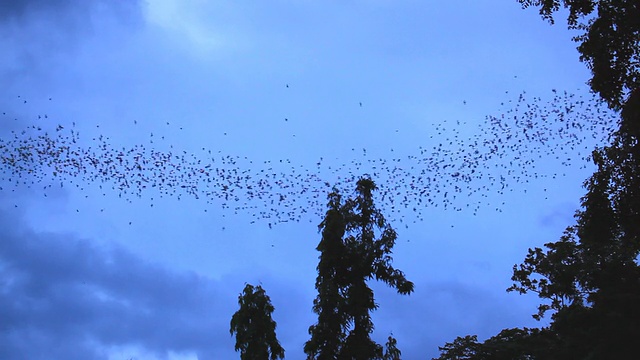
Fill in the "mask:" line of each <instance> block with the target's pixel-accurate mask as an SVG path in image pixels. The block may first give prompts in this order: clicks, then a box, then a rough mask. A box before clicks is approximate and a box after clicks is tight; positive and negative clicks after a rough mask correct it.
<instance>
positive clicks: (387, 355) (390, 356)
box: [382, 334, 402, 360]
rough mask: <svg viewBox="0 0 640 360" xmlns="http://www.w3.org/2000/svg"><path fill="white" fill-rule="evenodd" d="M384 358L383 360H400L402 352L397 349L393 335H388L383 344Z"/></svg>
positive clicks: (396, 342) (396, 341)
mask: <svg viewBox="0 0 640 360" xmlns="http://www.w3.org/2000/svg"><path fill="white" fill-rule="evenodd" d="M384 347H385V349H384V356H383V357H382V359H383V360H400V355H402V352H401V351H400V349H398V340H396V338H394V337H393V334H391V335H389V337H388V338H387V343H386V344H385V346H384Z"/></svg>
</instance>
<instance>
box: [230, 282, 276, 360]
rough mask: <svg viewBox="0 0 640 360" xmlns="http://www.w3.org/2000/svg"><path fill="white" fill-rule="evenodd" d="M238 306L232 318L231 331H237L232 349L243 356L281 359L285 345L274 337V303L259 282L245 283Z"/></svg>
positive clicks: (253, 359) (258, 359)
mask: <svg viewBox="0 0 640 360" xmlns="http://www.w3.org/2000/svg"><path fill="white" fill-rule="evenodd" d="M238 304H239V305H240V309H239V310H238V311H237V312H236V313H235V314H233V317H232V318H231V329H230V332H231V334H232V335H233V334H234V333H235V334H236V345H235V350H236V351H240V358H241V359H242V360H264V359H271V360H275V359H283V358H284V349H283V348H282V346H280V342H278V339H277V338H276V322H275V321H273V319H272V318H271V314H272V313H273V311H274V307H273V305H272V304H271V300H270V299H269V296H267V294H266V293H265V291H264V289H262V287H261V286H260V285H258V286H256V287H254V286H253V285H251V284H247V285H246V286H245V288H244V290H243V291H242V294H240V296H238Z"/></svg>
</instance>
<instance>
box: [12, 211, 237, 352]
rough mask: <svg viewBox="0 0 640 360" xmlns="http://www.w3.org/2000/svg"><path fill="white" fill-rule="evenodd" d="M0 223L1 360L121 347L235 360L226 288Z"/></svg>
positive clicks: (112, 249) (111, 250) (121, 253)
mask: <svg viewBox="0 0 640 360" xmlns="http://www.w3.org/2000/svg"><path fill="white" fill-rule="evenodd" d="M0 215H1V217H2V219H3V220H2V221H1V222H2V224H0V225H1V227H2V235H0V236H1V238H2V241H1V242H0V358H2V359H18V358H24V359H35V360H37V359H102V358H106V356H107V354H106V353H105V349H106V348H109V347H117V346H127V345H131V346H139V347H141V348H143V349H144V350H145V351H147V352H151V353H153V354H155V356H157V357H158V358H163V357H164V356H165V355H166V354H168V352H169V351H173V352H193V353H196V354H198V356H199V358H200V359H217V358H226V357H228V356H233V355H232V354H233V344H232V339H231V338H230V335H229V333H228V328H227V327H226V326H227V324H228V320H229V318H230V316H231V314H232V313H233V311H235V309H234V306H235V298H236V291H235V289H233V288H231V286H229V284H227V286H226V287H225V285H224V284H223V283H219V282H214V281H213V280H210V279H207V278H204V277H202V276H199V275H196V274H193V273H176V272H172V271H169V270H167V269H166V268H164V267H162V266H160V265H157V264H152V263H149V262H147V261H145V260H143V259H141V258H139V257H137V256H135V255H133V254H131V253H129V252H127V251H126V250H124V249H122V248H120V247H117V246H104V245H100V246H99V245H96V244H94V243H92V242H90V241H86V240H79V239H76V238H73V237H72V236H62V235H52V234H36V233H33V232H32V231H30V230H26V229H24V228H21V227H17V226H16V223H17V221H16V219H15V218H14V216H10V215H8V213H7V212H3V213H2V214H0ZM233 286H235V285H233ZM221 324H224V326H221Z"/></svg>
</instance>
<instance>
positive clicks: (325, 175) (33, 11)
mask: <svg viewBox="0 0 640 360" xmlns="http://www.w3.org/2000/svg"><path fill="white" fill-rule="evenodd" d="M558 24H562V22H561V21H558ZM571 36H572V34H571V33H570V32H568V31H567V30H565V28H564V26H563V25H556V26H549V25H548V24H547V23H546V22H544V21H542V20H541V19H540V18H539V16H538V14H537V12H536V11H535V10H526V11H525V10H522V9H521V8H520V6H519V5H518V3H517V2H516V1H515V0H500V1H498V0H492V1H473V0H455V1H439V2H424V1H386V0H375V1H322V2H320V1H316V2H312V1H289V0H277V1H268V2H267V1H252V2H238V1H226V0H223V1H201V0H200V1H198V0H189V1H182V0H148V1H142V0H139V1H136V0H130V1H129V0H123V1H109V0H87V1H80V0H24V1H11V2H8V1H3V2H0V51H1V52H2V54H3V56H2V58H0V77H1V79H2V84H3V86H2V90H0V91H1V92H0V95H1V96H0V112H1V113H2V114H1V115H0V121H1V123H0V124H1V125H0V136H2V143H1V144H2V147H1V148H0V151H1V152H2V159H3V169H2V174H1V176H2V179H0V186H1V188H2V191H0V198H1V199H2V201H1V202H0V204H1V205H0V215H1V216H0V222H1V224H0V229H1V230H0V231H1V232H2V236H1V238H0V274H1V277H0V304H1V305H0V324H1V325H0V329H1V331H0V357H2V358H7V359H18V358H25V359H52V358H53V359H63V358H64V359H129V358H136V359H231V358H237V357H238V355H237V354H236V353H235V352H234V350H233V346H234V339H233V338H232V337H231V336H230V334H229V320H230V319H231V316H232V314H233V313H234V312H235V311H236V310H237V297H238V294H239V293H240V291H241V290H242V288H243V287H244V284H245V282H248V283H252V284H254V285H257V284H262V286H263V287H264V288H265V290H266V291H267V294H268V295H269V296H270V297H271V300H272V302H273V304H274V306H275V309H276V310H275V313H274V315H273V316H274V319H275V320H276V322H277V323H278V327H277V335H278V338H279V339H280V341H281V343H282V345H283V347H284V348H285V351H286V357H287V358H288V359H303V358H304V354H303V351H302V347H303V344H304V342H305V341H306V340H308V334H307V329H308V327H309V326H310V325H312V324H313V323H314V321H315V317H314V314H313V313H312V312H311V306H312V302H313V298H314V297H315V295H316V292H315V289H314V281H315V277H316V270H315V267H316V265H317V257H318V253H317V252H316V251H315V247H316V245H317V243H318V241H319V240H320V235H319V233H318V231H317V225H318V224H319V223H320V222H321V220H322V217H321V214H322V213H323V212H324V202H325V198H326V193H327V190H328V189H329V187H331V186H334V185H335V186H337V187H338V188H339V189H340V190H341V191H343V192H344V193H345V194H346V195H349V191H351V190H352V188H350V185H353V179H354V178H355V177H357V176H360V175H363V174H364V173H368V174H371V175H372V177H373V179H374V181H376V182H377V183H378V185H379V186H380V189H381V194H380V195H379V196H378V199H379V201H380V204H381V208H382V209H383V211H385V212H386V213H387V214H389V219H390V220H391V222H392V225H393V226H394V227H396V228H397V230H398V234H399V238H398V242H397V244H396V247H395V249H394V266H395V267H396V268H399V269H401V270H403V271H404V272H405V274H406V275H407V278H408V279H409V280H412V281H413V282H414V283H415V292H414V293H413V294H411V295H410V296H400V295H398V294H396V293H395V292H394V291H392V290H391V289H389V288H386V287H385V286H384V285H383V284H376V283H372V286H373V288H374V290H375V294H376V299H377V302H378V303H379V305H380V308H379V310H378V311H376V312H375V313H374V323H375V326H376V330H375V333H374V335H373V337H374V339H376V340H377V341H379V342H381V343H383V342H384V341H385V339H386V337H387V336H388V335H389V334H390V333H393V334H394V336H395V337H396V338H397V340H398V346H399V347H400V349H401V350H402V353H403V355H404V358H406V359H429V358H431V357H434V356H437V355H438V346H439V345H443V344H444V343H445V342H446V341H451V340H453V338H455V337H456V336H459V335H466V334H478V335H479V337H480V338H486V337H488V336H491V335H494V334H496V333H497V332H499V331H500V330H501V329H503V328H507V327H523V326H528V327H532V326H539V325H543V324H544V321H543V322H542V324H540V323H537V322H535V321H534V320H533V319H532V318H531V316H530V315H531V314H532V313H534V312H535V306H536V303H537V302H536V299H535V298H533V297H529V296H519V295H516V294H508V293H506V292H505V289H506V288H507V287H508V286H509V285H510V284H511V283H510V280H509V279H510V276H511V268H512V266H513V265H514V264H516V263H519V262H521V260H522V259H523V258H524V256H525V255H526V250H527V248H529V247H534V246H541V245H542V244H544V243H545V242H549V241H555V240H557V239H558V237H559V236H560V235H561V233H562V231H563V229H564V228H565V227H566V226H568V225H571V224H572V222H573V217H572V216H573V213H574V212H575V210H576V209H577V208H578V205H579V199H580V196H581V195H582V194H583V189H582V188H581V183H582V181H583V180H584V179H585V178H586V177H587V176H588V174H589V171H590V170H592V168H591V167H590V166H588V164H587V163H586V162H585V161H584V160H581V158H582V157H583V156H585V155H586V154H588V149H590V148H591V147H593V146H594V144H597V143H599V141H600V136H599V135H600V134H601V132H598V129H601V128H600V127H590V126H584V127H582V128H577V127H576V125H575V124H573V122H575V120H576V119H578V120H580V118H579V116H580V115H579V114H580V113H581V112H583V110H582V109H587V110H584V111H586V112H589V114H593V113H595V111H596V110H594V109H596V108H595V107H589V106H592V105H593V104H592V103H591V102H590V100H588V99H590V97H589V95H588V93H587V91H586V87H585V82H586V80H587V79H588V75H589V74H588V71H587V70H586V69H585V67H584V66H583V64H581V63H580V62H579V60H578V54H577V51H576V50H575V45H574V44H573V43H572V42H571ZM565 91H567V94H568V95H558V94H564V92H565ZM585 99H586V100H585ZM585 104H586V105H585ZM593 106H595V105H593ZM569 108H571V109H572V110H571V111H570V110H568V109H569ZM558 114H561V115H558ZM562 114H564V115H562ZM559 116H560V117H559ZM527 119H529V120H532V122H530V123H528V125H523V124H526V122H525V121H526V120H527ZM559 121H561V122H559ZM580 121H583V122H584V121H585V120H584V119H581V120H580ZM557 124H560V125H558V126H559V127H554V126H556V125H557ZM569 124H573V125H569ZM523 126H524V127H527V129H528V131H529V132H528V134H529V135H531V138H529V136H528V135H527V138H526V140H527V141H524V140H525V137H524V136H525V135H522V134H527V131H524V130H525V129H524V128H523ZM506 128H509V129H511V130H504V129H506ZM567 133H571V134H570V135H567ZM517 134H518V135H517ZM518 136H519V137H518ZM46 139H49V140H51V142H49V143H47V142H46V141H47V140H46ZM585 139H586V140H585ZM529 140H530V141H529ZM44 144H53V145H52V146H53V147H54V148H55V147H58V148H59V147H60V146H63V145H65V144H66V145H70V146H71V147H72V148H74V149H79V150H77V152H76V153H74V154H75V155H67V156H70V158H73V157H74V156H75V157H76V159H83V161H85V162H84V163H83V164H84V165H81V166H77V165H73V166H72V165H69V164H70V163H69V162H66V163H64V165H60V164H63V162H61V161H62V160H60V159H61V157H62V155H60V153H58V154H57V155H55V156H54V155H52V154H54V153H52V152H48V153H46V154H45V155H42V156H40V157H39V158H36V159H35V160H34V159H26V158H22V157H21V156H20V155H19V154H20V152H19V151H18V150H16V149H17V148H19V147H20V146H27V148H26V149H27V150H28V149H31V150H28V151H33V149H34V148H35V147H40V148H42V147H43V146H44ZM443 144H444V145H443ZM504 144H506V146H502V145H504ZM494 145H495V146H496V148H495V149H494V150H492V149H493V146H494ZM28 146H31V148H28ZM107 148H108V149H107ZM132 149H133V150H132ZM130 150H131V153H132V154H133V155H132V156H135V154H140V155H139V157H138V158H132V157H129V158H128V160H126V161H129V163H128V164H130V165H132V166H133V168H128V170H123V169H119V170H117V171H116V170H114V168H110V167H108V166H107V165H106V164H108V162H109V161H114V159H116V158H117V154H118V152H125V153H126V152H127V151H130ZM78 154H79V155H78ZM158 154H165V155H166V154H172V156H173V157H172V158H171V160H166V159H165V158H163V160H162V165H163V166H169V167H170V168H171V170H170V171H171V174H172V175H170V176H168V175H166V174H168V173H169V170H166V172H165V175H163V176H168V177H167V179H166V182H167V183H171V185H170V186H171V187H170V188H169V190H166V189H167V188H165V191H162V190H158V189H157V188H156V189H153V190H151V189H147V188H144V189H143V188H142V186H143V185H140V184H139V183H136V179H137V178H136V177H137V176H138V177H139V176H143V175H144V176H147V178H146V180H144V183H149V184H150V183H159V181H162V180H161V179H162V177H161V175H159V174H161V173H162V172H153V171H151V170H149V168H144V169H138V170H136V169H135V165H140V164H144V166H146V165H148V163H153V162H157V161H159V160H158V156H160V155H158ZM474 154H475V155H474ZM47 157H49V158H56V159H54V162H55V161H58V162H57V164H58V165H59V168H58V169H54V168H53V167H50V166H49V165H47V164H44V165H43V161H42V159H43V158H47ZM89 157H91V158H92V159H94V160H91V161H95V163H89V162H88V161H89V160H88V158H89ZM16 161H18V162H19V163H20V164H21V165H19V166H18V165H16ZM20 161H21V162H20ZM115 161H117V160H115ZM126 161H125V162H126ZM145 161H146V162H145ZM216 161H217V162H216ZM434 164H435V165H434ZM585 165H586V166H585ZM149 166H151V165H149ZM447 166H449V169H448V170H447ZM225 172H226V173H225ZM230 173H231V174H233V177H235V178H238V177H240V178H242V179H243V180H242V181H243V185H242V186H243V188H242V189H243V190H242V191H241V190H237V191H236V192H235V193H233V192H230V191H231V190H229V189H228V186H229V185H228V184H227V183H225V181H228V178H225V176H226V175H225V174H227V175H228V174H230ZM269 174H271V176H270V175H269ZM118 176H122V177H118ZM420 176H423V177H425V178H426V177H429V180H428V182H425V180H423V179H421V178H420V179H419V177H420ZM123 179H125V180H128V182H127V184H128V185H127V186H126V187H125V189H124V190H126V191H123V190H122V189H120V188H119V187H120V185H121V184H122V181H123ZM225 184H226V185H225ZM247 185H250V186H252V187H253V191H254V192H255V193H260V196H253V195H251V196H250V195H249V192H248V190H247ZM183 186H184V187H183ZM149 187H151V185H149ZM453 194H455V198H454V197H453ZM383 195H384V196H383ZM390 199H392V200H390ZM394 204H395V205H394Z"/></svg>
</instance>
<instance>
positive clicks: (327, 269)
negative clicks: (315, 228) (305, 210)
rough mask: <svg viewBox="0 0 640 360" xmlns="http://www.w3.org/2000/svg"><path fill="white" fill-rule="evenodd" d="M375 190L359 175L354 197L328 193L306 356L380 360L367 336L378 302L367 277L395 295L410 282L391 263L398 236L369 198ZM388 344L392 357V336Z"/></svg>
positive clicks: (405, 290)
mask: <svg viewBox="0 0 640 360" xmlns="http://www.w3.org/2000/svg"><path fill="white" fill-rule="evenodd" d="M375 190H376V186H375V183H374V182H373V181H372V180H371V179H370V178H369V177H362V178H360V179H359V180H358V181H357V183H356V192H355V197H354V198H350V199H347V200H346V201H344V202H343V201H342V198H341V197H340V195H339V194H338V193H337V191H334V192H332V193H331V194H330V195H329V204H328V208H329V209H328V211H327V214H326V217H325V219H324V221H323V222H322V223H321V224H320V229H321V230H322V240H321V241H320V244H319V245H318V248H317V249H318V251H320V252H321V254H320V262H319V264H318V278H317V280H316V289H317V290H318V297H317V298H316V300H315V301H314V307H313V310H314V312H315V313H316V314H318V323H317V324H315V325H313V326H311V327H310V328H309V333H310V335H311V339H310V340H309V341H307V343H306V344H305V352H306V353H307V356H308V358H309V359H336V358H337V359H358V360H359V359H362V360H365V359H366V360H370V359H382V358H383V356H384V354H383V347H382V346H381V345H380V344H377V343H376V342H375V341H373V340H372V339H371V336H370V335H371V333H372V332H373V329H374V326H373V322H372V320H371V312H372V311H373V310H375V309H377V308H378V304H376V303H375V299H374V295H373V291H372V290H371V288H370V287H369V286H368V284H367V281H368V280H371V279H374V278H375V279H376V280H380V281H383V282H385V283H387V284H388V285H389V286H391V287H393V288H395V289H396V290H397V291H398V293H400V294H410V293H411V292H413V283H412V282H410V281H408V280H407V279H406V278H405V275H404V273H403V272H402V271H400V270H397V269H395V268H393V266H392V265H391V263H392V257H391V253H392V248H393V246H394V244H395V241H396V237H397V235H396V232H395V230H393V228H392V227H391V226H390V225H389V224H388V223H387V221H386V219H385V218H384V216H383V215H382V213H381V212H380V210H378V209H377V208H376V207H375V205H374V203H373V192H374V191H375ZM390 344H391V346H392V349H391V351H392V354H393V356H395V355H397V356H399V350H397V347H396V342H395V339H394V341H393V342H392V343H390ZM388 345H389V344H388ZM396 350H397V351H396Z"/></svg>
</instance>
